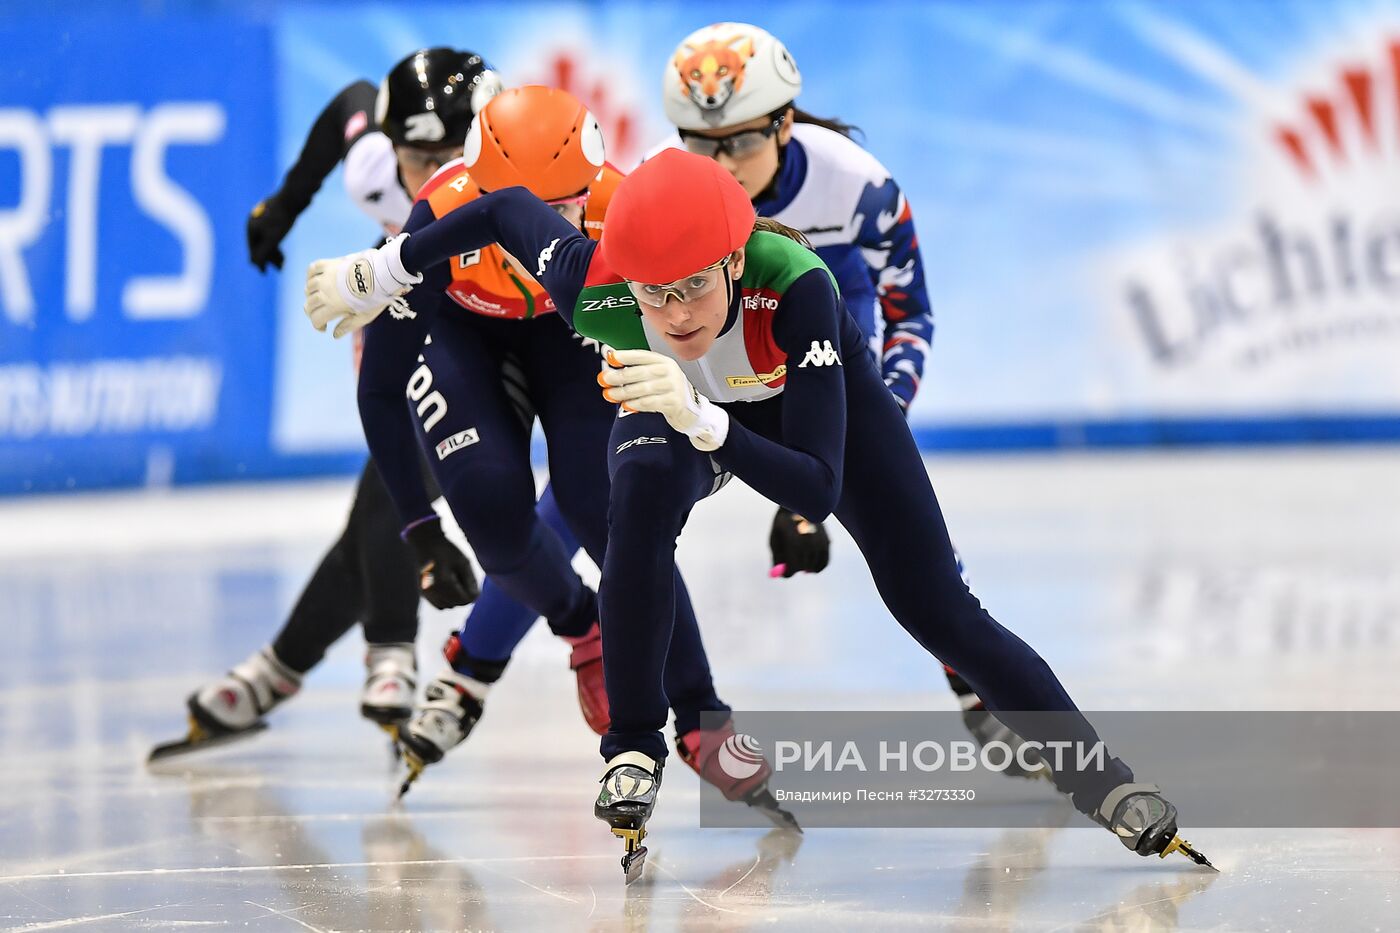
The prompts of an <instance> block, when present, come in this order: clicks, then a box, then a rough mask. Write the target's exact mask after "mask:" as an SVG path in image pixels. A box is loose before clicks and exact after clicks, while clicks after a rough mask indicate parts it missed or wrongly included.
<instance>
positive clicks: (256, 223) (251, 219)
mask: <svg viewBox="0 0 1400 933" xmlns="http://www.w3.org/2000/svg"><path fill="white" fill-rule="evenodd" d="M296 219H297V215H296V214H295V213H294V212H293V211H291V210H289V209H288V208H287V207H286V206H285V205H284V204H283V203H282V200H281V199H280V198H279V197H278V196H277V195H275V194H274V195H271V196H270V197H267V198H264V199H263V200H261V201H259V202H258V203H257V204H256V205H255V206H254V207H253V209H252V211H250V212H249V213H248V260H249V262H251V263H252V264H253V265H255V266H257V267H258V271H259V272H266V271H267V267H268V264H269V263H271V264H272V265H274V266H276V267H277V268H279V269H280V268H282V262H283V260H284V259H285V257H284V256H283V255H282V250H281V245H282V240H283V239H284V238H285V237H286V236H287V233H288V231H290V230H291V229H292V224H293V223H295V222H296Z"/></svg>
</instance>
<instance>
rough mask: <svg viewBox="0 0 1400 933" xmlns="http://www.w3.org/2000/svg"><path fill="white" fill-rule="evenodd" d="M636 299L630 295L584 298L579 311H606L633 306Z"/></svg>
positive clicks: (635, 303)
mask: <svg viewBox="0 0 1400 933" xmlns="http://www.w3.org/2000/svg"><path fill="white" fill-rule="evenodd" d="M635 307H637V299H635V298H633V297H632V296H631V295H609V296H608V297H606V298H585V299H583V306H582V307H581V308H580V309H579V310H580V311H607V310H609V309H612V308H635Z"/></svg>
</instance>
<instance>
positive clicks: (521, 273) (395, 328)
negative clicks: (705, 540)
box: [308, 87, 790, 825]
mask: <svg viewBox="0 0 1400 933" xmlns="http://www.w3.org/2000/svg"><path fill="white" fill-rule="evenodd" d="M620 177H621V176H620V175H619V174H618V173H617V172H616V171H615V170H614V169H612V168H611V167H610V166H607V165H606V164H605V161H604V147H603V136H602V131H601V129H600V128H599V126H598V122H597V120H595V119H594V118H593V116H592V115H591V114H590V113H589V112H588V111H587V110H586V109H585V108H584V107H583V106H582V104H580V103H579V102H578V101H577V100H576V99H574V98H573V97H572V96H570V95H569V94H567V93H565V92H563V91H560V90H555V89H552V88H545V87H524V88H515V89H512V90H509V91H505V92H503V93H502V94H500V95H499V96H497V97H496V98H494V99H493V100H492V101H491V102H490V103H489V104H488V105H487V106H486V107H485V108H484V109H483V110H482V111H481V113H480V114H479V115H478V117H477V119H476V121H475V122H474V123H473V124H472V127H471V130H470V131H469V133H468V135H467V141H466V147H465V152H464V156H463V159H462V161H461V162H453V163H450V164H448V165H447V166H444V168H443V169H442V170H440V171H439V172H438V173H437V174H436V175H435V176H434V177H433V178H432V179H431V180H430V181H429V182H428V183H427V184H426V185H424V186H423V189H422V190H421V191H420V192H419V196H418V203H417V204H416V205H415V207H414V209H413V213H412V214H411V216H410V218H409V222H408V225H407V227H406V228H405V229H406V230H412V229H414V228H415V227H420V226H426V225H427V224H429V223H431V222H432V221H433V219H434V218H435V217H438V216H443V215H445V214H448V213H450V212H452V211H453V210H455V209H457V208H458V207H460V206H461V205H464V204H470V203H472V202H473V201H475V200H476V199H477V198H478V197H479V196H480V193H481V191H482V190H483V189H487V190H489V189H490V188H493V187H507V188H508V187H511V186H514V185H524V186H527V187H528V188H529V189H530V190H532V191H534V192H535V193H536V194H537V195H538V196H539V197H540V198H542V199H544V203H546V204H547V205H548V206H543V207H542V208H541V209H542V210H545V211H547V212H549V214H550V215H551V216H552V217H556V218H557V219H559V222H560V223H561V224H562V225H563V226H564V228H565V229H568V230H571V231H573V232H574V233H575V234H576V235H578V236H580V237H584V238H585V239H589V238H590V237H591V236H596V235H597V234H598V233H599V232H601V230H602V229H603V228H604V223H605V215H606V211H607V209H608V204H609V199H610V197H611V195H612V192H613V190H614V189H615V188H616V186H617V183H618V180H619V178H620ZM532 203H541V202H538V201H535V200H534V198H533V197H532ZM590 242H591V239H590ZM376 255H378V256H382V257H387V256H389V255H390V253H389V252H383V253H376ZM522 255H523V254H515V253H511V252H509V251H505V250H502V249H501V248H499V247H497V246H495V245H493V244H491V243H489V242H486V243H482V244H479V245H478V246H477V247H475V248H473V249H472V250H466V251H463V252H461V253H459V254H457V255H454V256H453V257H452V261H451V262H450V263H445V264H443V265H442V266H441V267H440V268H439V269H436V270H434V275H433V277H432V278H431V279H430V280H428V281H426V282H425V283H424V285H423V286H422V287H420V288H417V289H415V290H414V291H413V292H412V294H411V296H409V300H407V301H399V302H397V303H396V305H395V306H394V307H391V308H390V313H389V314H387V315H384V316H383V317H382V318H380V319H379V320H378V321H376V322H375V324H374V325H373V326H371V327H369V328H368V329H367V330H366V331H365V349H364V358H363V362H362V365H361V370H360V384H359V397H360V411H361V417H362V419H363V421H364V426H365V435H366V438H367V439H368V441H369V445H370V450H371V452H372V453H373V455H374V459H375V461H376V463H378V464H379V467H380V470H381V472H382V474H383V476H384V478H385V481H386V484H387V486H388V488H389V491H390V493H391V495H392V496H393V498H394V502H395V504H396V505H397V507H398V510H399V513H400V515H401V517H402V518H403V520H404V522H405V523H406V525H407V528H408V529H409V530H408V534H409V535H410V536H411V535H412V534H413V533H414V529H415V528H416V527H417V526H418V523H419V522H420V521H422V520H423V518H424V517H428V518H429V519H430V520H431V516H432V513H431V508H430V507H429V504H428V499H427V496H426V494H425V492H424V489H423V484H422V481H421V479H420V477H419V472H418V466H417V464H418V459H417V458H418V454H417V448H418V442H419V441H420V440H421V442H422V444H423V448H424V449H425V450H427V451H428V454H429V455H428V460H429V464H430V466H431V467H432V469H433V472H434V474H435V476H436V478H437V481H438V484H439V486H440V487H441V489H442V491H443V494H444V496H445V497H446V499H447V502H448V504H449V505H450V506H451V508H452V512H453V515H454V516H455V517H456V518H457V521H458V524H459V525H460V526H461V528H462V530H463V532H464V533H465V534H466V536H467V540H468V541H469V542H470V543H471V545H472V548H473V550H474V551H475V553H476V555H477V559H478V560H479V561H480V563H481V566H482V568H483V569H484V570H485V571H486V572H487V573H488V574H489V575H490V578H491V579H493V580H496V581H497V582H498V583H499V584H500V585H501V587H502V588H503V589H505V590H506V591H507V592H508V593H509V594H510V595H511V596H513V597H514V598H516V599H517V600H519V601H520V602H522V603H524V604H525V605H527V606H530V607H531V609H533V610H534V611H535V612H537V613H538V614H540V615H543V616H544V617H545V619H546V620H547V621H548V623H549V625H550V628H551V629H552V630H553V631H554V632H555V633H556V634H559V635H561V636H563V637H565V638H570V639H575V640H580V643H581V644H585V645H587V646H588V647H590V648H592V650H593V651H594V655H593V656H594V657H595V658H598V659H600V658H601V656H602V648H601V646H600V645H599V642H598V634H599V627H598V622H597V619H598V606H597V599H596V595H595V594H594V592H593V591H592V590H591V589H589V588H588V587H587V586H585V585H584V584H583V582H582V581H581V580H580V579H579V577H578V575H577V574H576V573H575V572H574V570H573V568H572V567H571V566H570V558H571V552H570V551H569V550H567V549H566V548H565V546H564V544H563V543H562V542H561V541H560V540H559V537H558V536H557V535H556V534H554V533H553V532H552V531H551V530H550V529H549V528H547V527H545V526H544V525H543V524H542V523H541V522H540V521H539V520H538V519H537V517H536V515H535V512H534V479H533V474H532V471H531V468H530V422H529V421H528V420H525V421H522V419H520V418H519V417H518V414H517V411H516V409H515V407H514V406H513V405H512V403H511V399H510V398H509V396H508V395H507V393H506V392H505V391H504V390H503V389H502V384H501V379H500V370H501V368H502V367H503V366H505V365H507V363H508V362H510V363H513V364H514V365H516V366H518V367H519V368H520V370H521V371H522V372H523V373H524V376H525V379H524V385H525V389H526V393H527V395H528V400H529V402H530V408H531V410H532V411H533V412H534V414H535V415H536V416H537V417H538V418H539V420H540V425H541V427H542V428H543V430H544V434H545V438H546V441H547V444H548V451H549V467H550V477H551V483H552V485H553V487H554V491H555V498H556V501H557V502H558V505H559V508H560V511H561V512H562V513H563V514H564V517H565V520H566V523H567V524H568V526H569V527H570V528H571V529H573V531H574V533H575V534H576V535H577V536H578V539H579V541H581V542H582V544H583V547H584V548H585V549H586V550H587V551H588V553H589V555H590V556H591V557H592V558H593V559H594V560H595V561H597V562H598V563H599V565H600V566H601V565H602V562H603V554H604V549H605V544H606V541H607V527H608V521H607V512H608V474H607V466H608V464H607V444H608V437H609V434H610V433H611V430H612V421H613V417H614V409H613V407H612V406H611V405H609V404H608V403H607V402H606V401H604V400H603V399H601V398H599V397H598V395H597V393H596V378H597V374H598V371H599V367H600V361H599V357H598V350H597V348H596V346H587V345H585V344H584V343H583V342H581V341H580V340H579V339H578V338H577V337H576V336H575V335H574V334H573V332H572V331H571V330H570V329H569V327H568V325H567V323H566V322H565V321H564V320H562V319H561V318H560V316H559V315H558V314H557V313H555V306H554V304H553V302H552V301H551V300H550V298H549V296H548V295H547V294H546V293H545V291H544V289H543V288H541V286H540V285H539V284H538V283H537V282H536V279H535V277H536V275H537V274H538V272H539V270H540V267H541V266H542V264H543V261H537V262H528V261H522V260H521V258H520V257H521V256H522ZM316 267H319V268H321V269H322V271H323V272H325V273H327V274H333V275H335V276H336V277H335V278H334V279H320V280H315V279H313V284H311V285H309V286H308V294H309V295H311V297H310V298H309V299H308V311H310V312H312V320H313V322H315V323H316V324H317V325H318V326H321V327H324V326H325V324H326V323H328V322H329V321H328V319H326V318H323V317H320V316H318V314H317V313H316V309H317V307H318V301H319V299H318V298H317V297H316V295H317V294H318V293H319V292H320V291H323V290H324V288H329V289H331V290H337V289H339V288H343V287H347V286H349V287H355V285H357V284H358V283H359V281H362V280H363V281H365V282H366V283H367V284H368V283H369V282H371V281H374V282H377V283H379V284H381V285H382V284H384V283H386V282H392V281H393V280H394V278H395V277H396V276H400V275H401V272H400V270H397V269H396V268H395V266H394V265H392V264H390V265H379V266H365V265H359V266H357V265H356V264H354V263H350V264H348V265H346V266H345V267H344V268H343V270H342V271H344V272H346V273H347V274H348V275H349V278H342V277H340V276H339V274H337V273H334V272H333V271H332V267H334V268H340V266H339V265H337V264H336V263H318V264H316ZM352 283H353V284H352ZM362 323H364V320H363V319H359V320H357V319H354V318H349V319H346V320H344V321H342V322H341V324H340V325H338V327H337V333H344V332H346V331H347V330H350V329H354V328H355V327H357V326H359V325H360V324H362ZM425 336H426V337H427V338H428V339H427V342H426V344H425V343H424V338H425ZM405 385H407V386H408V396H409V400H410V405H409V406H407V407H406V406H405V405H404V399H403V394H404V386H405ZM665 586H666V589H667V590H668V592H670V593H672V594H673V598H674V601H675V610H674V617H675V625H674V635H673V637H672V638H671V639H670V641H669V657H668V658H666V659H663V662H662V668H663V669H664V671H663V674H662V680H663V682H664V690H665V697H666V698H665V699H664V700H663V704H665V705H667V706H669V707H670V708H672V709H674V710H675V713H676V734H677V744H678V746H679V747H680V749H681V753H682V757H683V758H684V759H686V760H687V762H689V763H690V764H691V766H692V767H694V768H695V770H696V771H697V773H699V774H700V776H701V777H702V778H704V779H706V780H709V781H711V782H712V783H715V784H716V785H717V786H719V787H720V789H721V790H722V791H724V792H725V794H726V796H729V797H730V799H735V800H743V801H744V802H746V803H748V804H749V805H751V806H756V807H758V808H759V809H761V810H762V811H763V812H764V813H765V815H767V816H769V817H770V818H771V819H773V820H774V822H776V823H778V824H779V825H789V824H790V817H788V816H787V815H786V814H785V813H783V812H782V811H781V810H779V809H778V808H777V806H776V804H775V803H774V802H773V799H772V795H771V794H770V793H769V792H768V790H767V784H766V780H767V777H768V771H767V769H766V768H764V769H760V772H759V773H758V774H756V775H754V776H752V777H750V778H748V779H746V780H742V781H736V780H734V779H732V778H729V777H728V776H726V775H724V774H723V773H722V772H721V771H719V770H717V762H715V761H714V756H713V755H708V754H707V755H700V754H699V752H700V750H701V733H700V714H701V713H702V712H705V711H727V710H728V707H727V706H725V705H724V704H723V703H721V702H720V700H719V697H718V696H717V695H716V694H715V691H714V686H713V683H712V681H711V676H710V670H709V663H708V660H707V659H706V657H705V651H704V647H703V645H702V644H701V641H700V633H699V630H698V628H697V626H696V623H695V616H694V613H693V611H692V610H691V607H690V598H689V595H688V594H687V592H686V589H685V584H684V582H683V581H682V579H681V577H680V574H679V572H678V571H677V570H676V569H675V567H674V566H673V567H672V568H671V570H670V571H669V573H668V576H667V582H666V584H665ZM469 623H470V620H469ZM584 639H586V641H582V640H584ZM448 660H449V662H450V664H451V669H450V670H448V671H446V672H445V673H444V674H442V675H441V676H440V677H439V678H438V679H437V680H435V681H434V682H433V683H432V684H431V685H430V686H429V688H428V691H427V703H426V704H425V706H424V708H423V710H422V711H421V712H420V713H419V715H417V716H415V717H414V719H413V721H412V722H411V723H410V724H409V725H408V727H407V728H406V729H404V730H402V732H401V740H402V742H403V746H404V750H405V753H406V755H407V756H408V758H409V761H410V765H411V766H412V767H413V768H415V771H414V773H416V772H417V771H419V770H421V769H422V766H423V765H424V764H427V763H431V762H434V761H437V760H439V759H440V758H441V757H442V756H443V754H444V753H445V752H446V751H447V750H449V749H450V748H452V747H453V746H455V745H457V744H459V743H460V742H462V741H463V740H464V739H465V738H466V736H467V735H468V734H469V733H470V731H471V729H472V728H473V726H474V725H475V723H476V722H477V720H478V718H479V717H480V716H481V713H482V709H483V707H482V701H483V700H484V699H485V697H486V693H487V691H488V689H489V687H490V684H491V682H492V681H494V679H495V678H496V677H497V676H499V673H500V672H499V669H498V668H497V667H496V666H495V665H494V664H493V663H492V662H490V661H489V660H483V659H480V658H476V657H473V656H472V655H471V653H470V652H469V651H467V650H465V649H464V648H463V646H462V645H461V644H460V643H455V644H450V645H449V651H448ZM597 712H598V715H596V716H593V717H590V724H591V725H594V726H595V728H596V729H597V730H598V731H599V732H600V733H602V732H604V731H605V730H606V729H607V727H608V717H607V709H606V708H603V709H601V710H598V711H597ZM713 734H714V733H708V734H707V735H709V736H713ZM713 745H715V743H713V742H710V741H707V742H706V744H705V750H706V751H707V752H708V751H710V750H711V747H712V746H713Z"/></svg>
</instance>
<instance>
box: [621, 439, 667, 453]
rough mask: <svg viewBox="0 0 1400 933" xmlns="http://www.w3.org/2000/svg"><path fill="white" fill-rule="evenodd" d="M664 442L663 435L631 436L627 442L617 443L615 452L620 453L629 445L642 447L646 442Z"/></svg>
mask: <svg viewBox="0 0 1400 933" xmlns="http://www.w3.org/2000/svg"><path fill="white" fill-rule="evenodd" d="M664 443H666V438H664V437H634V438H632V439H631V440H630V441H627V442H625V443H622V444H618V445H617V450H616V451H615V452H616V453H619V454H620V453H622V452H623V451H624V450H627V449H628V448H629V447H644V446H646V445H647V444H664Z"/></svg>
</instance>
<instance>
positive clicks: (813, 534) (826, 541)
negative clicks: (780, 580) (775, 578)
mask: <svg viewBox="0 0 1400 933" xmlns="http://www.w3.org/2000/svg"><path fill="white" fill-rule="evenodd" d="M768 547H769V548H771V549H772V551H773V570H774V573H775V574H776V573H777V572H778V568H779V567H781V568H783V569H782V574H781V575H782V576H783V577H784V578H787V577H791V576H794V575H796V574H798V573H802V572H803V571H805V572H807V573H821V572H822V571H823V570H825V569H826V565H827V563H828V562H829V561H830V560H831V539H830V538H828V537H827V535H826V528H824V527H823V526H822V524H821V522H811V521H808V520H807V519H805V518H803V517H802V516H801V515H798V514H797V513H796V512H791V511H788V510H787V509H784V508H781V507H780V508H779V509H778V514H777V515H774V516H773V530H772V531H771V532H769V534H768Z"/></svg>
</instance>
